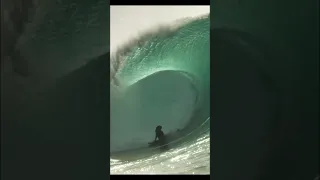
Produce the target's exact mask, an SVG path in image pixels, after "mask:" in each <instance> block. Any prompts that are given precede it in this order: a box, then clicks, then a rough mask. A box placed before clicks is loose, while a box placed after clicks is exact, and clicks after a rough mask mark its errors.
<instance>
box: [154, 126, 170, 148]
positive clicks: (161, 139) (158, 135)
mask: <svg viewBox="0 0 320 180" xmlns="http://www.w3.org/2000/svg"><path fill="white" fill-rule="evenodd" d="M157 138H158V139H159V141H158V142H159V146H160V150H166V149H168V145H166V144H167V142H166V137H165V135H164V133H163V132H162V131H161V130H160V131H156V139H157Z"/></svg>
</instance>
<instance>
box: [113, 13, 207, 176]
mask: <svg viewBox="0 0 320 180" xmlns="http://www.w3.org/2000/svg"><path fill="white" fill-rule="evenodd" d="M112 16H113V15H112V7H111V19H112ZM111 27H112V22H111ZM209 32H210V18H209V14H205V15H200V16H197V17H184V18H182V19H181V18H180V19H177V20H175V21H173V22H172V23H167V24H165V23H163V24H159V25H158V26H156V27H153V28H150V29H148V30H145V31H143V32H140V33H139V35H138V36H136V37H133V38H131V39H130V40H128V41H127V42H126V43H123V44H122V45H121V46H118V47H117V48H115V49H114V50H112V51H111V61H110V67H111V69H110V93H111V95H110V98H111V102H110V106H111V110H110V112H111V122H110V125H111V134H110V136H111V137H110V138H111V139H110V146H111V149H110V153H111V154H110V156H111V159H110V173H111V174H210V35H209ZM115 39H116V37H114V36H113V33H112V29H111V32H110V44H111V46H112V42H113V41H115ZM158 125H161V126H162V127H163V132H164V133H165V134H166V135H167V139H168V146H169V148H170V149H169V150H168V151H166V152H160V151H159V149H158V148H149V147H148V142H151V141H153V140H154V136H155V132H154V129H155V127H156V126H158Z"/></svg>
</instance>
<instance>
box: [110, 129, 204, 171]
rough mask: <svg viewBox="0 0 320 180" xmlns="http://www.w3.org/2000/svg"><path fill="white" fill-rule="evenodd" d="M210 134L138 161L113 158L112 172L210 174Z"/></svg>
mask: <svg viewBox="0 0 320 180" xmlns="http://www.w3.org/2000/svg"><path fill="white" fill-rule="evenodd" d="M209 154H210V136H209V134H206V135H202V136H201V137H199V138H198V139H197V140H196V141H192V142H188V143H185V144H183V145H182V146H180V147H177V148H175V149H172V150H170V151H168V152H165V153H161V154H156V155H153V156H151V157H148V158H143V159H139V160H136V161H131V162H130V161H119V160H114V159H111V169H110V173H111V174H209V173H210V155H209Z"/></svg>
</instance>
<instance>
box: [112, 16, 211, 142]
mask: <svg viewBox="0 0 320 180" xmlns="http://www.w3.org/2000/svg"><path fill="white" fill-rule="evenodd" d="M209 32H210V20H209V15H205V16H200V17H197V18H192V19H188V18H186V19H183V20H179V21H177V22H176V24H174V25H172V26H159V27H158V28H157V29H156V30H152V31H148V32H146V33H144V34H142V35H141V36H140V37H139V38H136V39H134V40H132V41H130V42H129V43H127V44H126V45H124V46H123V47H122V48H119V50H118V51H117V52H116V53H115V54H113V55H112V56H111V70H110V73H111V74H110V77H111V79H110V82H111V86H113V87H114V86H117V89H120V91H121V92H122V94H123V95H122V97H124V98H123V102H122V103H123V105H124V106H127V109H130V108H132V109H133V108H135V109H140V110H141V109H143V110H144V111H150V110H148V107H151V106H152V105H153V104H152V103H154V102H155V100H154V98H155V97H152V96H150V101H149V103H150V104H149V106H146V105H145V106H141V104H139V101H140V99H143V98H145V97H144V96H145V95H146V94H147V93H148V92H147V91H144V90H145V89H146V88H145V87H143V86H140V85H139V83H140V82H141V81H145V80H147V79H148V78H150V77H151V76H153V75H154V74H157V73H159V72H166V71H172V72H176V73H179V74H180V77H183V78H184V79H185V81H186V82H188V83H189V88H184V89H181V90H180V94H182V93H183V92H185V91H187V89H192V91H193V92H195V94H194V96H193V97H191V95H190V96H189V97H186V98H185V99H192V98H194V99H195V100H194V99H193V100H194V101H195V103H194V104H193V105H192V109H189V112H190V116H188V117H186V118H185V119H184V121H185V120H186V119H187V121H188V124H186V125H184V127H185V128H186V129H185V130H184V131H185V132H187V130H188V131H189V132H191V131H193V129H194V128H195V127H199V126H200V125H201V124H202V123H203V122H204V121H205V120H206V119H207V118H208V117H209V116H210V113H209V112H210V111H209V104H210V102H209V99H210V36H209ZM164 81H167V83H168V82H170V81H172V79H170V80H169V79H168V80H165V79H162V80H155V81H153V82H151V81H150V84H152V83H153V85H150V86H154V87H156V85H157V84H161V83H162V84H165V83H164ZM180 81H182V80H180ZM177 83H178V82H177ZM167 86H168V84H167ZM170 86H171V87H174V85H170ZM132 87H135V88H136V89H139V88H140V89H142V90H140V91H139V90H136V91H134V93H132V91H131V90H130V89H132ZM176 89H177V88H176ZM170 91H174V90H173V89H171V90H170V88H163V91H162V92H161V93H162V94H163V95H165V94H166V93H169V92H170ZM141 92H143V93H144V94H141ZM152 92H156V90H150V93H152ZM111 93H112V92H111ZM130 93H131V95H130V96H129V95H127V94H130ZM120 94H121V93H120ZM113 95H114V94H111V96H113ZM133 97H134V99H132V98H133ZM164 97H165V96H164ZM167 97H169V96H167ZM176 97H177V96H176ZM163 99H165V98H163ZM168 101H172V102H173V101H175V97H172V98H171V99H170V100H167V102H166V104H164V106H163V107H165V106H167V105H168ZM116 103H117V102H115V101H114V102H111V108H112V106H114V107H115V104H116ZM169 104H170V103H169ZM180 106H181V107H183V106H182V105H180ZM180 106H177V107H180ZM159 108H161V104H159ZM173 109H174V110H176V108H173ZM141 112H142V111H141ZM181 112H182V111H180V113H181ZM111 113H113V111H111ZM174 113H176V114H178V113H179V112H177V111H176V112H174V111H173V112H172V114H174ZM169 114H170V113H169ZM138 120H139V119H138ZM117 121H119V120H117V119H111V124H117ZM140 121H141V122H142V120H141V119H140ZM150 121H152V119H151V120H150ZM176 121H181V120H180V119H179V118H176V120H172V124H174V123H173V122H176ZM135 123H139V122H135ZM146 123H148V122H147V121H143V123H142V125H141V128H140V129H139V130H137V133H139V131H140V132H143V131H149V132H150V133H152V134H154V132H153V129H154V127H155V126H150V127H148V128H146V126H145V124H146ZM160 123H161V122H160ZM151 124H152V123H150V125H151ZM142 127H143V128H142ZM164 128H168V127H164ZM171 128H176V127H171ZM118 130H119V129H115V128H112V129H111V131H113V132H116V131H118ZM123 130H124V129H123ZM126 130H127V129H126ZM129 130H130V129H129ZM129 130H128V131H129ZM128 131H127V132H128ZM128 133H129V132H128ZM165 133H166V132H165ZM112 134H113V133H112V132H111V140H113V141H117V138H118V137H115V136H113V135H112ZM131 134H134V133H131ZM128 138H130V137H128ZM150 139H152V137H150ZM130 140H131V141H135V137H131V139H130ZM136 140H137V139H136ZM137 141H138V140H137ZM118 143H121V142H119V141H118ZM145 143H147V142H145ZM111 148H112V144H111Z"/></svg>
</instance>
